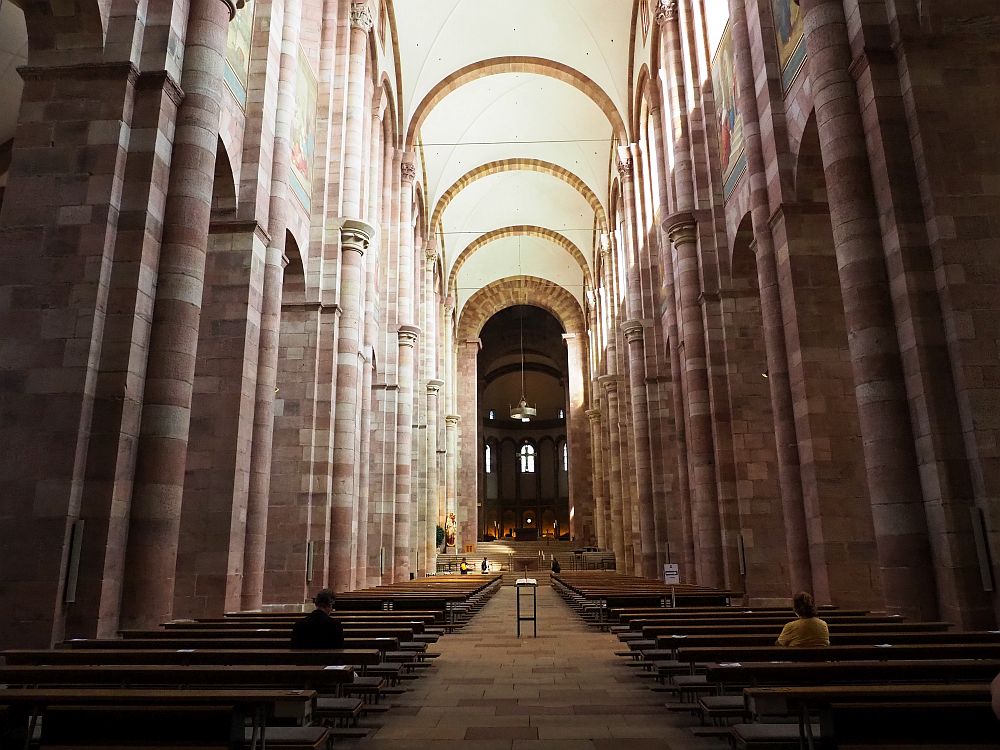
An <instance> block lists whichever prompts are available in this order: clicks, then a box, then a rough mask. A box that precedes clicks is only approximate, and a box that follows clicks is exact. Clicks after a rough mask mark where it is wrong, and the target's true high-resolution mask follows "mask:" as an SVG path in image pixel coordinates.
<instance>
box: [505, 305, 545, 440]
mask: <svg viewBox="0 0 1000 750" xmlns="http://www.w3.org/2000/svg"><path fill="white" fill-rule="evenodd" d="M535 416H538V409H536V408H535V407H533V406H528V399H526V398H525V397H524V314H523V313H522V314H521V401H520V402H519V403H518V405H517V406H514V407H512V408H511V410H510V418H511V419H515V420H519V421H521V422H530V421H531V418H532V417H535Z"/></svg>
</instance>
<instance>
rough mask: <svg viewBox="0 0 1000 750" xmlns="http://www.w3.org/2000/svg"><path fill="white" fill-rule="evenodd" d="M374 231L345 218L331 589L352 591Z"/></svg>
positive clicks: (332, 516) (334, 441)
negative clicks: (365, 293) (365, 299)
mask: <svg viewBox="0 0 1000 750" xmlns="http://www.w3.org/2000/svg"><path fill="white" fill-rule="evenodd" d="M374 234H375V229H374V227H372V226H371V225H369V224H366V223H364V222H363V221H357V220H355V219H345V220H344V223H343V226H342V227H341V229H340V247H341V261H340V337H339V339H338V342H337V343H338V345H337V390H336V393H337V397H336V404H335V406H334V429H333V496H332V507H331V512H330V553H329V557H330V581H329V584H330V587H331V588H332V589H333V590H334V591H350V590H351V589H353V588H355V585H356V583H357V573H356V570H355V561H356V560H357V553H358V540H357V536H356V534H355V530H356V528H357V514H358V488H357V486H356V484H355V482H356V480H357V474H356V473H355V468H356V466H355V465H356V464H357V462H358V461H359V460H360V456H358V455H357V448H358V446H357V438H358V434H359V432H360V422H361V408H360V407H361V386H362V382H363V380H364V374H363V371H362V365H363V361H364V355H363V353H362V351H361V346H362V343H361V323H362V319H363V317H364V311H363V310H362V309H361V295H362V287H363V286H364V284H365V273H364V254H365V251H366V250H367V249H368V244H369V242H370V241H371V238H372V236H374Z"/></svg>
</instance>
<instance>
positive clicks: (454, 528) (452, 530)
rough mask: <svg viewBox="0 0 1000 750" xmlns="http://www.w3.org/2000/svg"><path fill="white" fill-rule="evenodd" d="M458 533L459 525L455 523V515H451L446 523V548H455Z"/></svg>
mask: <svg viewBox="0 0 1000 750" xmlns="http://www.w3.org/2000/svg"><path fill="white" fill-rule="evenodd" d="M457 532H458V523H457V522H456V521H455V514H454V513H449V514H448V519H447V520H446V521H445V522H444V544H445V546H446V547H454V546H455V536H456V533H457Z"/></svg>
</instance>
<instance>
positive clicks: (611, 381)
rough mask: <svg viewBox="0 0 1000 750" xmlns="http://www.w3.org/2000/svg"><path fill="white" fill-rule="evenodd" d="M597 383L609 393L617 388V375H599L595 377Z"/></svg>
mask: <svg viewBox="0 0 1000 750" xmlns="http://www.w3.org/2000/svg"><path fill="white" fill-rule="evenodd" d="M597 384H598V385H600V386H601V388H603V389H604V390H605V392H606V393H611V392H612V391H617V390H618V376H617V375H601V377H599V378H598V379H597Z"/></svg>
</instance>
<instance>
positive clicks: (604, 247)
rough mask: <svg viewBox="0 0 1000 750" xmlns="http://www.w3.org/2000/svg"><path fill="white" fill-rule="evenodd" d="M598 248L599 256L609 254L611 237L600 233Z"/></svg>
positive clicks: (605, 233)
mask: <svg viewBox="0 0 1000 750" xmlns="http://www.w3.org/2000/svg"><path fill="white" fill-rule="evenodd" d="M600 246H601V250H600V253H601V255H607V254H608V253H610V252H611V235H610V234H608V233H607V232H601V239H600Z"/></svg>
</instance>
